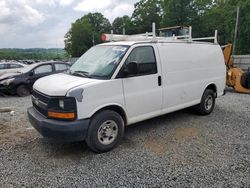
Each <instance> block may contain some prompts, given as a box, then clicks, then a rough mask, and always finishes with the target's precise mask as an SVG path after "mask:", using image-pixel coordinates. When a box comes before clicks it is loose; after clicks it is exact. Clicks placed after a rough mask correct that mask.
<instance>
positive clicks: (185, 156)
mask: <svg viewBox="0 0 250 188" xmlns="http://www.w3.org/2000/svg"><path fill="white" fill-rule="evenodd" d="M30 105H31V102H30V97H25V98H18V97H4V98H3V97H2V98H0V106H1V107H3V106H11V107H14V108H15V114H14V115H10V114H9V113H6V114H0V187H250V95H243V94H237V93H234V92H233V91H231V90H230V91H229V92H228V93H227V95H226V96H224V97H221V98H219V99H218V100H217V105H216V107H215V111H214V112H213V113H212V114H211V115H210V116H206V117H202V116H198V115H195V114H192V113H191V112H190V111H188V110H183V111H179V112H175V113H172V114H168V115H165V116H162V117H159V118H154V119H151V120H148V121H144V122H141V123H138V124H136V125H133V126H130V127H128V128H127V129H126V134H125V138H124V140H123V141H122V143H121V144H120V145H119V146H118V147H117V148H116V149H114V150H112V151H111V152H109V153H105V154H94V153H92V152H91V151H90V150H89V149H88V148H87V146H86V144H85V143H84V142H80V143H58V142H56V141H51V140H48V139H45V138H42V137H41V136H40V135H39V134H38V133H37V132H36V131H35V130H34V129H32V128H31V125H30V124H29V122H28V121H27V115H26V109H27V107H28V106H30Z"/></svg>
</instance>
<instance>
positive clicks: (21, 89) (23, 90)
mask: <svg viewBox="0 0 250 188" xmlns="http://www.w3.org/2000/svg"><path fill="white" fill-rule="evenodd" d="M16 93H17V95H18V96H19V97H26V96H28V95H30V90H29V87H28V86H26V85H20V86H18V87H17V89H16Z"/></svg>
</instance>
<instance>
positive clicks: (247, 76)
mask: <svg viewBox="0 0 250 188" xmlns="http://www.w3.org/2000/svg"><path fill="white" fill-rule="evenodd" d="M232 47H233V45H232V44H228V45H226V46H225V47H224V50H223V53H224V59H225V64H226V66H227V82H226V84H227V86H229V87H232V88H234V89H235V91H236V92H238V93H248V94H250V69H249V68H248V71H247V72H244V71H243V70H242V69H241V68H238V67H235V66H234V60H233V58H232Z"/></svg>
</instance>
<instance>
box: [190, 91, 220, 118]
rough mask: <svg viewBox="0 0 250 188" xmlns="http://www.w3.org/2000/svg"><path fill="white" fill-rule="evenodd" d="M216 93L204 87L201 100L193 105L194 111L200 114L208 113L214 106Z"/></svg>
mask: <svg viewBox="0 0 250 188" xmlns="http://www.w3.org/2000/svg"><path fill="white" fill-rule="evenodd" d="M215 98H216V94H215V92H214V91H213V90H211V89H206V90H205V91H204V93H203V95H202V98H201V102H200V104H198V105H197V106H195V107H194V109H195V111H196V112H197V113H198V114H200V115H209V114H210V113H211V112H212V111H213V110H214V106H215Z"/></svg>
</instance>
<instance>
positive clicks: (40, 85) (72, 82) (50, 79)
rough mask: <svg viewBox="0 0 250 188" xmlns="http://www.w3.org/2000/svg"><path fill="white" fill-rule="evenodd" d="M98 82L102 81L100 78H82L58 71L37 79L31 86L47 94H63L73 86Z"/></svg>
mask: <svg viewBox="0 0 250 188" xmlns="http://www.w3.org/2000/svg"><path fill="white" fill-rule="evenodd" d="M98 82H102V80H95V79H89V78H82V77H78V76H73V75H69V74H65V73H60V74H54V75H51V76H46V77H43V78H41V79H39V80H37V81H36V82H35V84H34V85H33V88H34V89H35V90H37V91H39V92H41V93H44V94H46V95H49V96H65V95H66V93H67V91H68V90H70V89H72V88H74V87H77V86H80V85H85V84H88V83H98Z"/></svg>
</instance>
